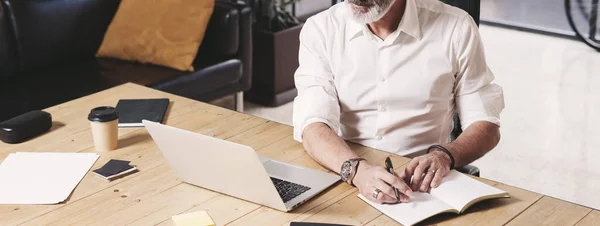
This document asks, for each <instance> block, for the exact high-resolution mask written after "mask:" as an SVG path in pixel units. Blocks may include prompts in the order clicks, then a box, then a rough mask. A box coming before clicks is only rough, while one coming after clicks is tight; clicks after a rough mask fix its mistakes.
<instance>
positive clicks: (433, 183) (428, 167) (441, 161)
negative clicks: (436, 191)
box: [400, 151, 452, 192]
mask: <svg viewBox="0 0 600 226" xmlns="http://www.w3.org/2000/svg"><path fill="white" fill-rule="evenodd" d="M451 161H452V160H450V157H449V156H448V155H447V154H446V153H444V152H442V151H432V152H430V153H429V154H426V155H423V156H419V157H416V158H414V159H412V160H411V161H410V162H409V163H408V165H407V166H406V169H404V171H403V172H402V173H401V174H400V178H402V179H403V180H404V181H405V182H406V184H408V185H409V186H410V187H411V189H412V190H413V191H421V192H427V191H429V188H430V187H433V188H437V186H439V185H440V182H441V181H442V178H443V177H445V176H446V175H448V173H449V172H450V164H451V163H452V162H451ZM411 177H412V182H411Z"/></svg>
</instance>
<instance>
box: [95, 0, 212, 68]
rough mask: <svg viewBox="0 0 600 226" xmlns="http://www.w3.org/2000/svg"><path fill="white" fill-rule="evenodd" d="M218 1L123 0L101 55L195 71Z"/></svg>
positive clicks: (107, 32)
mask: <svg viewBox="0 0 600 226" xmlns="http://www.w3.org/2000/svg"><path fill="white" fill-rule="evenodd" d="M214 5H215V2H214V0H153V1H148V0H123V1H121V5H120V6H119V9H118V10H117V13H116V15H115V17H114V18H113V20H112V22H111V24H110V26H109V27H108V30H107V31H106V34H105V35H104V40H103V41H102V45H101V46H100V49H99V50H98V53H97V56H99V57H111V58H117V59H122V60H130V61H138V62H141V63H151V64H156V65H162V66H166V67H170V68H175V69H178V70H181V71H186V70H187V71H193V70H194V67H193V66H192V62H193V61H194V58H195V57H196V54H197V53H198V48H199V47H200V44H201V43H202V39H203V38H204V33H205V31H206V26H207V25H208V21H209V20H210V16H211V15H212V12H213V9H214Z"/></svg>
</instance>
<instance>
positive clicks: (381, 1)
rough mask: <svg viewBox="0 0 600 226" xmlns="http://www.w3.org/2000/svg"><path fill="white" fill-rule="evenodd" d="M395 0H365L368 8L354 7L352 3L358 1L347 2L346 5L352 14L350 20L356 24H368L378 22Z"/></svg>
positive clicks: (349, 0) (348, 0)
mask: <svg viewBox="0 0 600 226" xmlns="http://www.w3.org/2000/svg"><path fill="white" fill-rule="evenodd" d="M394 2H395V0H367V1H366V4H367V5H371V6H370V7H369V8H361V7H355V6H354V5H353V4H352V3H356V4H358V3H360V1H358V0H347V1H346V4H347V6H348V7H349V8H350V11H351V12H352V19H353V20H354V21H356V22H358V23H362V24H368V23H372V22H375V21H378V20H380V19H381V18H382V17H383V16H384V15H385V14H386V13H387V12H388V11H389V10H390V8H392V5H393V4H394Z"/></svg>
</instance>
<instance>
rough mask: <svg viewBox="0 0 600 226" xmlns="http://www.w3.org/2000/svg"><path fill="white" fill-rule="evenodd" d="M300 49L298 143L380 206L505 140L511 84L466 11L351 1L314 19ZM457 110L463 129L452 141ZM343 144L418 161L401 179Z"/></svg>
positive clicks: (430, 3) (388, 0)
mask: <svg viewBox="0 0 600 226" xmlns="http://www.w3.org/2000/svg"><path fill="white" fill-rule="evenodd" d="M300 43H301V44H300V54H299V62H300V67H299V68H298V70H297V71H296V74H295V80H296V87H297V88H298V97H297V98H296V100H295V103H294V137H295V139H296V140H298V141H300V142H303V145H304V148H305V149H306V151H307V152H308V153H309V155H311V156H312V157H313V158H314V159H315V160H316V161H318V162H319V163H320V164H322V165H324V166H325V167H327V168H329V169H331V170H334V171H336V172H338V173H340V174H341V176H342V180H344V181H346V182H348V183H350V184H353V185H355V186H356V187H357V188H358V189H359V190H360V192H361V193H362V194H363V195H364V196H365V197H367V198H369V199H370V200H371V201H374V202H377V203H397V202H408V201H409V199H410V198H409V196H410V195H411V193H412V192H413V191H421V192H425V191H428V190H429V189H430V188H431V187H434V188H435V187H437V186H439V184H440V182H441V180H442V178H443V177H444V176H445V175H447V174H448V173H449V172H450V170H451V169H452V168H453V167H459V166H463V165H466V164H468V163H470V162H472V161H474V160H476V159H478V158H480V157H481V156H483V155H484V154H485V153H486V152H488V151H490V150H491V149H493V148H494V147H495V146H496V145H497V143H498V142H499V140H500V132H499V125H500V119H499V117H500V113H501V111H502V110H503V109H504V100H503V93H502V88H501V87H500V86H498V85H496V84H493V83H492V81H493V80H494V75H493V74H492V72H491V71H490V70H489V69H488V67H487V64H486V60H485V55H484V49H483V46H482V43H481V40H480V36H479V33H478V29H477V25H476V24H475V23H474V21H473V19H472V18H471V17H470V16H469V15H468V14H467V13H465V12H464V11H462V10H460V9H458V8H455V7H451V6H448V5H445V4H443V3H441V2H439V1H438V0H347V1H346V2H344V3H340V4H337V5H335V6H333V7H331V8H330V9H329V10H327V11H325V12H322V13H320V14H318V15H316V16H314V17H311V18H310V19H309V20H308V21H307V22H306V24H305V25H304V27H303V29H302V32H301V34H300ZM455 112H457V113H458V114H459V117H460V120H461V123H462V126H463V128H462V129H463V130H464V132H463V133H462V134H461V135H460V136H459V137H458V138H457V139H456V140H455V141H452V142H450V133H451V130H452V129H453V114H454V113H455ZM344 140H348V141H352V142H356V143H359V144H362V145H365V146H369V147H373V148H377V149H380V150H384V151H387V152H390V153H395V154H399V155H404V156H408V157H415V158H414V159H413V160H412V161H411V162H410V163H409V164H408V165H407V168H406V170H404V171H403V172H402V173H401V174H400V175H393V174H390V173H388V172H387V171H386V170H385V169H384V168H383V167H381V165H382V163H375V162H367V161H365V160H364V159H360V158H359V156H358V155H357V154H356V153H354V152H353V151H352V150H350V148H349V147H348V146H347V145H346V143H345V142H344ZM436 145H439V146H436ZM393 187H395V188H397V189H398V190H399V192H400V199H399V200H398V199H396V196H395V194H394V191H393V189H392V188H393Z"/></svg>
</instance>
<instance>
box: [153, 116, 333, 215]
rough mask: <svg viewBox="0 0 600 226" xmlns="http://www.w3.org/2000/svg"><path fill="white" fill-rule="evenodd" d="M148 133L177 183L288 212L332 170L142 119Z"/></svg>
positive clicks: (327, 181)
mask: <svg viewBox="0 0 600 226" xmlns="http://www.w3.org/2000/svg"><path fill="white" fill-rule="evenodd" d="M142 122H143V123H144V126H145V127H146V129H147V130H148V132H149V133H150V136H151V137H152V139H153V140H154V142H155V143H156V145H157V146H158V148H159V149H160V151H161V152H162V154H163V156H164V157H165V159H166V160H167V162H168V163H169V165H171V167H172V168H173V170H174V171H175V174H176V175H177V177H178V178H179V179H181V180H182V181H183V182H185V183H188V184H192V185H195V186H199V187H202V188H205V189H209V190H212V191H216V192H219V193H223V194H226V195H230V196H233V197H236V198H239V199H243V200H246V201H250V202H253V203H257V204H260V205H263V206H268V207H271V208H273V209H276V210H280V211H284V212H288V211H290V210H292V209H294V208H296V207H298V206H299V205H301V204H302V203H304V202H306V201H307V200H309V199H310V198H312V197H314V196H315V195H317V194H319V193H320V192H322V191H323V190H325V189H327V188H328V187H330V186H331V185H333V184H335V183H336V182H337V181H339V180H340V177H339V176H338V175H334V174H330V173H325V172H321V171H318V170H313V169H309V168H304V167H300V166H296V165H292V164H288V163H284V162H280V161H277V160H274V159H270V158H267V157H263V156H259V155H258V154H257V153H256V151H255V150H254V149H252V148H251V147H248V146H245V145H241V144H237V143H233V142H229V141H225V140H221V139H217V138H214V137H211V136H205V135H202V134H198V133H193V132H190V131H186V130H182V129H179V128H175V127H171V126H167V125H163V124H160V123H156V122H151V121H147V120H143V121H142Z"/></svg>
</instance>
